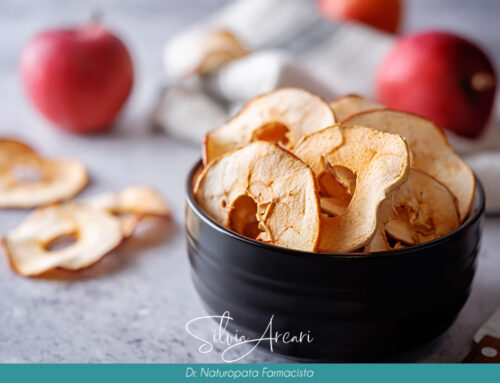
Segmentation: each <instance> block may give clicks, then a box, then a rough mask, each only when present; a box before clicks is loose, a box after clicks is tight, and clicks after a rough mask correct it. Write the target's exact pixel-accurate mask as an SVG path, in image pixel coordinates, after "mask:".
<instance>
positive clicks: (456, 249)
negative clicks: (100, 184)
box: [186, 163, 484, 361]
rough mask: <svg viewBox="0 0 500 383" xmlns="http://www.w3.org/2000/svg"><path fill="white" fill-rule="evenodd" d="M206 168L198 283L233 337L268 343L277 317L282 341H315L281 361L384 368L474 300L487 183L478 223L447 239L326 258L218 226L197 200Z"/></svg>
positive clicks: (283, 348) (191, 237) (197, 227)
mask: <svg viewBox="0 0 500 383" xmlns="http://www.w3.org/2000/svg"><path fill="white" fill-rule="evenodd" d="M199 166H200V164H199V163H198V164H196V166H195V167H194V168H193V170H192V171H191V173H190V175H189V177H188V180H187V206H186V231H187V241H188V254H189V260H190V264H191V270H192V278H193V282H194V285H195V288H196V290H197V291H198V294H199V295H200V297H201V299H202V301H203V303H204V304H205V306H206V308H207V310H208V311H209V312H210V313H211V314H216V315H222V314H223V313H224V312H226V311H228V312H230V314H231V317H233V318H234V320H233V321H231V323H230V324H229V327H228V329H229V330H230V331H231V332H236V331H237V332H238V333H239V334H244V335H246V336H248V337H252V338H255V337H261V336H262V334H263V333H264V331H265V330H266V327H267V326H268V324H269V321H270V318H271V317H272V316H273V320H272V326H273V333H274V332H275V331H277V332H278V333H284V332H289V333H290V334H292V335H297V334H300V332H302V333H307V332H309V334H310V336H311V337H312V338H314V339H313V341H312V342H307V341H303V342H291V343H283V342H273V351H274V352H278V353H281V354H285V355H289V356H293V357H296V358H303V359H317V360H331V361H371V360H380V359H382V358H384V357H385V356H388V355H390V354H392V353H394V352H396V351H399V350H402V349H407V348H410V347H413V346H416V345H418V344H421V343H424V342H426V341H429V340H431V339H433V338H435V337H436V336H438V335H439V334H441V333H442V332H443V331H444V330H446V329H447V328H448V327H449V326H450V325H451V324H452V323H453V321H454V320H455V318H456V316H457V315H458V313H459V311H460V310H461V308H462V307H463V305H464V303H465V301H466V300H467V298H468V296H469V292H470V287H471V282H472V279H473V277H474V273H475V270H476V260H477V254H478V251H479V246H480V239H481V234H482V228H483V221H484V191H483V188H482V186H481V184H480V183H479V181H478V182H477V186H476V192H475V198H474V201H473V205H472V208H471V212H470V214H469V217H468V218H467V220H466V221H465V222H464V223H463V224H462V225H461V226H460V227H459V228H458V229H457V230H455V231H454V232H452V233H450V234H448V235H446V236H444V237H442V238H439V239H437V240H434V241H431V242H428V243H425V244H422V245H418V246H413V247H409V248H406V249H402V250H397V251H390V252H380V253H374V254H369V255H367V254H321V253H311V252H303V251H296V250H289V249H285V248H281V247H276V246H271V245H266V244H263V243H260V242H257V241H253V240H251V239H248V238H245V237H242V236H240V235H238V234H237V233H234V232H232V231H230V230H228V229H226V228H224V227H222V226H221V225H219V224H217V223H216V222H214V221H213V220H212V219H211V218H210V217H208V216H207V214H205V213H204V212H203V211H202V209H201V208H200V207H199V206H198V205H197V203H196V201H195V200H194V198H193V194H192V187H191V186H192V177H193V176H194V174H195V172H196V170H197V169H198V168H199ZM263 344H264V342H263ZM264 345H265V346H266V347H269V344H268V343H267V344H264Z"/></svg>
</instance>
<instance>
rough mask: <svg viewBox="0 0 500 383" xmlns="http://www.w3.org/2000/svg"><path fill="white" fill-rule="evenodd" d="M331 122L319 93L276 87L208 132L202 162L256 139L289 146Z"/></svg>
mask: <svg viewBox="0 0 500 383" xmlns="http://www.w3.org/2000/svg"><path fill="white" fill-rule="evenodd" d="M334 123H335V117H334V114H333V112H332V110H331V109H330V107H329V106H328V104H327V103H326V102H325V101H323V100H322V99H321V98H320V97H318V96H316V95H314V94H312V93H310V92H308V91H305V90H303V89H296V88H283V89H278V90H275V91H272V92H270V93H267V94H265V95H262V96H259V97H256V98H254V99H253V100H251V101H250V102H248V103H247V104H246V105H245V106H244V107H243V109H242V110H241V111H240V112H239V113H238V114H237V115H236V116H235V117H233V118H232V119H231V120H229V121H228V122H227V123H225V124H224V125H223V126H221V127H219V128H216V129H214V130H212V131H210V132H208V133H207V135H206V137H205V142H204V146H203V163H204V164H205V165H207V164H208V163H210V162H212V161H213V160H214V159H215V158H217V157H219V156H221V155H222V154H224V153H227V152H229V151H231V150H233V149H236V148H238V147H240V146H243V145H246V144H248V143H250V142H252V141H256V140H263V141H270V142H275V143H280V144H282V145H284V146H286V147H287V148H289V149H290V148H293V146H294V145H295V144H296V143H297V142H298V141H299V139H300V138H301V137H302V136H303V135H305V134H307V133H311V132H314V131H317V130H320V129H323V128H326V127H327V126H330V125H332V124H334Z"/></svg>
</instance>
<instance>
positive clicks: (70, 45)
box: [20, 21, 134, 133]
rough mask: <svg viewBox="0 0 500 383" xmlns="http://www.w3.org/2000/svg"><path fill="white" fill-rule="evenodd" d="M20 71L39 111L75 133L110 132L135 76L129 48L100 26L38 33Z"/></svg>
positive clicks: (97, 24)
mask: <svg viewBox="0 0 500 383" xmlns="http://www.w3.org/2000/svg"><path fill="white" fill-rule="evenodd" d="M20 71H21V77H22V80H23V83H24V87H25V89H26V91H27V94H28V96H29V98H30V99H31V101H32V102H33V104H34V105H35V106H36V107H37V108H38V110H39V111H40V112H41V113H42V114H43V115H44V116H45V117H46V118H48V119H49V120H50V121H52V122H53V123H54V124H55V125H57V126H58V127H60V128H62V129H64V130H66V131H70V132H74V133H98V132H103V131H106V130H108V129H109V128H110V126H111V124H112V122H113V121H114V119H115V118H116V116H117V114H118V112H119V111H120V109H121V108H122V106H123V105H124V103H125V101H126V100H127V98H128V96H129V94H130V91H131V89H132V84H133V77H134V71H133V64H132V58H131V57H130V54H129V52H128V50H127V47H126V46H125V44H124V43H123V42H122V41H121V40H120V39H119V38H118V37H117V36H115V35H114V34H113V33H111V32H110V31H108V30H107V29H105V28H104V27H103V26H102V25H101V23H100V22H97V21H92V22H89V23H88V24H86V25H83V26H81V27H78V28H73V29H52V30H47V31H44V32H42V33H40V34H38V35H37V36H35V37H34V38H33V39H32V40H31V41H29V42H28V44H27V45H26V46H25V48H24V49H23V51H22V54H21V62H20Z"/></svg>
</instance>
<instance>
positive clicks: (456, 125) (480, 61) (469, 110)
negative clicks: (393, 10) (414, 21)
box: [376, 31, 496, 138]
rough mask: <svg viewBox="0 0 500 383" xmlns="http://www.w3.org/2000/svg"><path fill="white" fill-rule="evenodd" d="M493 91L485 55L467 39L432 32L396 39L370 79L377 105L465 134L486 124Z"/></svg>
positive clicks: (476, 131)
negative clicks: (413, 114)
mask: <svg viewBox="0 0 500 383" xmlns="http://www.w3.org/2000/svg"><path fill="white" fill-rule="evenodd" d="M495 90H496V75H495V72H494V69H493V66H492V64H491V62H490V60H489V59H488V57H487V56H486V54H485V53H484V52H483V51H482V50H481V49H480V48H478V47H477V46H476V45H474V44H473V43H471V42H470V41H467V40H465V39H463V38H461V37H459V36H455V35H453V34H450V33H445V32H438V31H429V32H423V33H416V34H413V35H408V36H404V37H401V38H400V39H399V40H398V41H397V42H396V44H395V46H394V48H393V49H392V51H391V52H390V53H389V55H388V56H387V58H386V59H385V60H384V61H383V62H382V64H381V66H380V68H379V70H378V72H377V78H376V93H377V99H378V101H380V102H381V103H383V104H385V105H387V106H388V107H390V108H394V109H399V110H405V111H408V112H413V113H416V114H419V115H422V116H424V117H427V118H428V119H430V120H433V121H434V122H435V123H436V124H437V125H438V126H440V127H441V128H443V129H446V130H449V131H452V132H454V133H456V134H458V135H461V136H464V137H468V138H476V137H478V136H480V135H481V133H482V132H483V131H484V129H485V128H486V126H487V123H488V120H489V117H490V114H491V111H492V107H493V101H494V97H495Z"/></svg>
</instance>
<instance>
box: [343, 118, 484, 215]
mask: <svg viewBox="0 0 500 383" xmlns="http://www.w3.org/2000/svg"><path fill="white" fill-rule="evenodd" d="M342 125H343V126H353V125H362V126H366V127H369V128H372V129H377V130H380V131H383V132H388V133H393V134H399V135H400V136H402V137H404V138H405V140H406V141H407V142H408V147H409V148H410V163H411V167H412V168H415V169H418V170H421V171H423V172H425V173H427V174H429V175H430V176H432V177H434V178H436V179H437V180H438V181H439V182H441V183H442V184H444V185H445V186H446V187H447V188H448V189H450V191H451V192H452V193H453V194H454V195H455V197H456V198H457V200H458V210H459V213H460V219H461V220H462V221H463V220H464V219H465V218H466V217H467V215H468V213H469V210H470V207H471V204H472V199H473V197H474V190H475V187H476V181H475V178H474V174H473V173H472V170H471V169H470V168H469V166H467V164H466V163H465V161H464V160H462V159H461V158H460V157H459V156H458V155H457V154H456V153H455V151H454V150H453V149H452V148H451V146H450V145H449V144H448V141H447V139H446V137H445V135H444V134H443V132H442V131H441V130H440V129H439V128H438V127H437V126H436V125H434V124H433V123H432V122H431V121H429V120H426V119H425V118H423V117H419V116H416V115H413V114H409V113H405V112H399V111H395V110H388V109H385V110H375V111H368V112H363V113H359V114H357V115H354V116H352V117H350V118H348V119H347V120H345V121H343V122H342Z"/></svg>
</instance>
